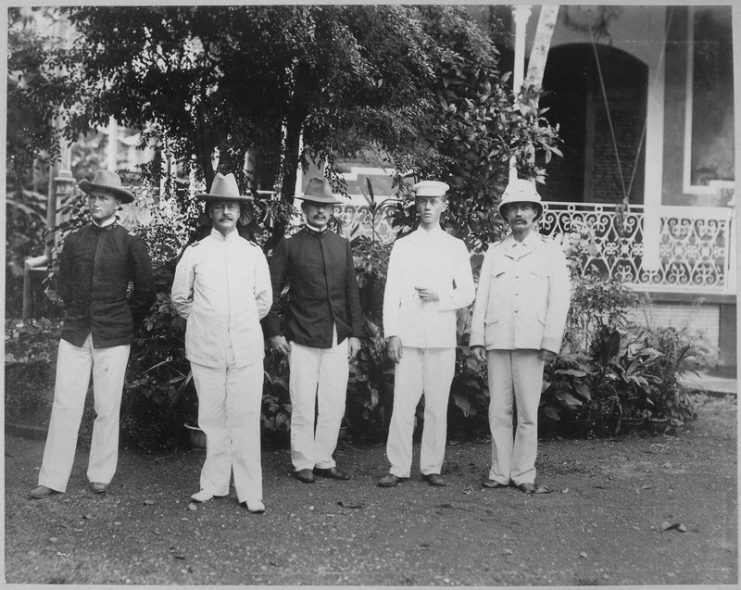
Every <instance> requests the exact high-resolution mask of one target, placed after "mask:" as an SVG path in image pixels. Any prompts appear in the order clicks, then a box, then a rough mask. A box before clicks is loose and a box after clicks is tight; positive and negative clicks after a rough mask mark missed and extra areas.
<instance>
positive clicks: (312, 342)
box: [263, 228, 362, 348]
mask: <svg viewBox="0 0 741 590" xmlns="http://www.w3.org/2000/svg"><path fill="white" fill-rule="evenodd" d="M269 264H270V277H271V281H272V284H273V306H272V308H271V310H270V313H269V314H268V315H267V317H266V318H265V319H264V320H263V330H264V332H265V336H266V337H268V338H269V337H271V336H276V335H278V334H281V333H282V334H283V335H285V336H286V338H288V340H291V341H294V342H297V343H298V344H303V345H304V346H311V347H314V348H331V347H332V325H333V323H334V325H336V326H337V342H338V343H339V342H342V341H343V340H344V339H345V338H347V337H348V336H356V337H358V338H359V337H360V336H361V334H362V316H361V312H360V298H359V296H358V283H357V280H356V278H355V267H354V265H353V258H352V252H351V250H350V242H348V241H347V240H345V239H344V238H341V237H340V236H338V235H337V234H336V233H334V232H332V231H325V232H323V233H317V232H314V231H311V230H309V229H306V228H304V229H302V230H301V231H299V232H298V233H297V234H296V235H294V236H292V237H290V238H287V239H284V240H282V241H281V242H280V243H279V244H278V246H277V247H276V248H275V251H274V252H273V255H272V256H271V257H270V261H269ZM286 282H288V285H289V287H288V304H287V307H286V309H285V311H284V313H283V322H282V326H281V317H280V315H281V314H280V296H281V292H282V290H283V287H284V286H285V284H286ZM281 328H282V329H281Z"/></svg>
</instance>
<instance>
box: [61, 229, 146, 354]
mask: <svg viewBox="0 0 741 590" xmlns="http://www.w3.org/2000/svg"><path fill="white" fill-rule="evenodd" d="M130 284H131V285H133V288H132V289H131V291H130V292H129V285H130ZM56 287H57V293H58V294H59V295H60V296H61V297H62V299H63V301H64V322H63V325H62V338H63V339H64V340H66V341H68V342H70V343H71V344H74V345H75V346H82V344H83V343H84V342H85V339H86V338H87V336H88V334H90V333H92V336H93V347H95V348H106V347H110V346H120V345H124V344H131V341H132V339H133V337H134V325H135V324H136V323H138V322H139V321H140V320H141V319H143V317H144V316H145V315H146V314H147V312H148V311H149V308H150V306H151V305H152V303H153V301H154V296H155V291H154V280H153V278H152V264H151V261H150V259H149V254H148V253H147V248H146V246H145V244H144V242H143V241H142V240H141V239H140V238H138V237H136V236H133V235H131V234H130V233H129V232H128V231H126V230H125V229H124V228H123V227H121V226H120V225H118V224H117V223H113V224H111V225H108V226H106V227H103V228H101V227H98V226H97V225H94V224H91V225H88V226H86V227H83V228H81V229H79V230H77V231H75V232H72V233H71V234H70V235H69V236H67V238H66V239H65V241H64V246H63V247H62V253H61V254H60V256H59V270H58V274H57V279H56Z"/></svg>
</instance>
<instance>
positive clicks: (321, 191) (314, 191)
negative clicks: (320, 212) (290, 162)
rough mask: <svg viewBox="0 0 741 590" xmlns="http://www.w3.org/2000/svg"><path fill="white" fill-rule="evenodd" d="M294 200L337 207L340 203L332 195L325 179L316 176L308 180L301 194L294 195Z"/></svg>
mask: <svg viewBox="0 0 741 590" xmlns="http://www.w3.org/2000/svg"><path fill="white" fill-rule="evenodd" d="M296 198H297V199H302V200H304V201H310V202H312V203H327V204H329V205H339V204H340V203H341V202H342V201H340V200H338V199H337V197H335V196H334V195H333V194H332V189H331V188H330V187H329V183H328V182H327V181H326V179H324V178H319V177H317V176H315V177H313V178H310V179H309V182H308V183H307V184H306V188H305V189H304V192H303V194H300V195H296Z"/></svg>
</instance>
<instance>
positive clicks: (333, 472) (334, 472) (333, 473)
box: [314, 467, 350, 481]
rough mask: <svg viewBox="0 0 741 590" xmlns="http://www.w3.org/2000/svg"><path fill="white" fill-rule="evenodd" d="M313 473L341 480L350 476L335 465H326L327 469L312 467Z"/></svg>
mask: <svg viewBox="0 0 741 590" xmlns="http://www.w3.org/2000/svg"><path fill="white" fill-rule="evenodd" d="M314 475H318V476H319V477H328V478H330V479H341V480H343V481H346V480H348V479H350V476H349V475H348V474H347V473H345V472H344V471H340V470H339V469H337V467H328V468H327V469H323V468H321V467H314Z"/></svg>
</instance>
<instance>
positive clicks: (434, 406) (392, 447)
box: [386, 347, 455, 477]
mask: <svg viewBox="0 0 741 590" xmlns="http://www.w3.org/2000/svg"><path fill="white" fill-rule="evenodd" d="M454 372H455V348H408V347H403V348H402V354H401V359H400V360H399V362H398V363H397V365H396V376H395V379H394V408H393V411H392V413H391V425H390V426H389V437H388V441H387V442H386V455H387V457H388V460H389V462H390V463H391V469H390V472H391V473H392V474H394V475H396V476H398V477H409V474H410V472H411V468H412V437H413V435H414V413H415V410H416V409H417V404H418V403H419V400H420V398H421V397H422V395H423V394H424V396H425V411H424V428H423V430H422V448H421V450H420V457H419V467H420V471H421V472H422V474H423V475H428V474H432V473H440V470H441V469H442V466H443V460H444V459H445V438H446V436H447V431H448V398H449V397H450V384H451V382H452V381H453V374H454Z"/></svg>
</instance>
